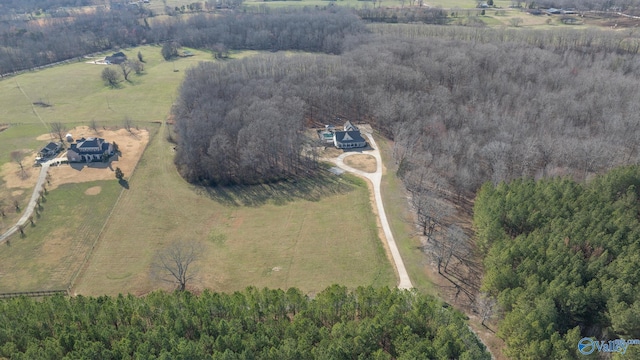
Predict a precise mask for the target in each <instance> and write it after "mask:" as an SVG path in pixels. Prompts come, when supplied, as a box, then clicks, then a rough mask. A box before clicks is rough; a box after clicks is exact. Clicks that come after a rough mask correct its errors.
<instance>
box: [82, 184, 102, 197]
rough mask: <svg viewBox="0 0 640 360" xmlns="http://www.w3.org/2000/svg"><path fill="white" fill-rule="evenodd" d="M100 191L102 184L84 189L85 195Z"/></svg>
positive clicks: (96, 193)
mask: <svg viewBox="0 0 640 360" xmlns="http://www.w3.org/2000/svg"><path fill="white" fill-rule="evenodd" d="M101 191H102V186H93V187H90V188H88V189H87V190H85V191H84V194H85V195H98V194H100V192H101Z"/></svg>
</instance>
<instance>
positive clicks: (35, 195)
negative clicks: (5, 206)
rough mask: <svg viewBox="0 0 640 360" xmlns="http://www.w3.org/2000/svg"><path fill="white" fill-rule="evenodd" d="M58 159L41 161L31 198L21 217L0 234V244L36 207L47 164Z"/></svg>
mask: <svg viewBox="0 0 640 360" xmlns="http://www.w3.org/2000/svg"><path fill="white" fill-rule="evenodd" d="M59 161H60V159H59V158H57V159H52V160H49V161H47V162H44V163H42V168H41V169H40V175H38V182H37V183H36V187H35V188H34V189H33V194H31V199H30V200H29V203H28V204H27V206H26V207H24V208H22V217H21V218H20V219H19V220H18V222H17V223H16V224H15V225H13V226H12V227H10V228H9V230H7V231H6V232H5V233H4V234H2V235H0V244H2V243H3V242H5V241H6V240H7V239H8V238H9V236H11V235H13V234H14V233H15V232H16V231H18V227H20V226H22V225H24V224H26V223H27V222H28V221H29V217H30V216H31V215H32V214H33V210H35V208H36V202H37V201H38V197H40V190H41V189H42V186H43V185H44V182H45V180H46V179H47V171H48V170H49V165H51V164H53V163H56V162H59Z"/></svg>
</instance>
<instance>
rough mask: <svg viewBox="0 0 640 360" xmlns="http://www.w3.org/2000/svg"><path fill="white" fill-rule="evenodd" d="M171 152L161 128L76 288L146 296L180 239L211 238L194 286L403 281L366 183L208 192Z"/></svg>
mask: <svg viewBox="0 0 640 360" xmlns="http://www.w3.org/2000/svg"><path fill="white" fill-rule="evenodd" d="M172 159H173V149H172V146H171V145H170V144H168V143H167V142H166V141H165V138H164V136H156V137H155V138H154V139H153V141H152V143H151V144H150V146H149V147H148V149H147V152H146V153H145V155H144V157H143V159H142V160H141V162H140V164H139V166H138V170H137V171H136V173H135V175H134V176H133V178H132V179H131V180H130V189H129V190H127V191H126V192H125V193H124V195H123V197H122V198H121V200H120V202H119V203H118V205H117V207H116V209H115V211H114V214H113V217H112V219H111V220H110V221H109V223H108V225H107V227H106V229H105V232H104V234H103V237H102V238H101V239H100V242H99V246H98V248H97V249H96V251H95V253H94V255H93V256H92V258H91V260H90V261H89V264H88V266H87V268H86V271H85V273H84V274H83V275H82V276H81V277H80V279H79V281H78V283H77V287H76V291H77V292H78V293H82V294H91V295H99V294H104V293H107V294H117V293H119V292H132V293H137V294H142V293H146V292H148V291H151V290H153V289H155V288H158V287H162V286H163V284H162V283H161V282H160V281H159V280H158V279H156V278H155V277H154V276H153V274H152V271H151V263H152V261H153V259H154V255H155V253H156V251H157V250H158V249H162V248H163V247H164V246H166V245H167V244H169V243H170V242H171V241H173V240H176V239H180V240H185V241H196V242H199V243H201V244H202V245H203V246H204V249H205V250H204V252H203V254H202V255H203V258H202V260H201V261H200V262H199V277H198V280H197V281H196V282H194V287H195V288H202V287H207V288H212V289H214V290H218V291H234V290H240V289H243V288H245V287H246V286H249V285H254V286H257V287H263V286H268V287H273V288H288V287H291V286H296V287H299V288H301V289H302V290H303V291H305V292H315V291H318V290H321V289H323V288H325V287H326V286H327V285H330V284H332V283H341V284H344V285H347V286H350V287H354V286H357V285H364V284H374V285H391V286H392V285H394V284H395V281H396V280H395V276H394V273H393V269H392V267H391V265H390V263H389V261H388V260H387V258H386V257H385V254H384V250H383V247H382V243H381V241H380V239H379V238H378V237H377V230H376V225H375V218H374V217H373V214H372V212H371V206H370V203H369V195H368V191H367V187H366V185H365V184H363V183H362V181H360V180H357V179H354V178H350V177H345V178H344V179H341V178H338V177H334V176H333V175H326V176H325V177H324V178H321V179H317V180H316V181H311V182H304V183H296V184H280V185H274V186H263V187H250V188H243V189H235V190H230V189H225V190H217V191H213V190H212V191H207V189H204V188H197V187H194V186H192V185H190V184H188V183H186V182H185V181H184V180H183V179H182V178H181V177H180V176H179V175H178V174H177V172H176V171H175V168H174V166H173V164H172ZM209 190H211V189H209Z"/></svg>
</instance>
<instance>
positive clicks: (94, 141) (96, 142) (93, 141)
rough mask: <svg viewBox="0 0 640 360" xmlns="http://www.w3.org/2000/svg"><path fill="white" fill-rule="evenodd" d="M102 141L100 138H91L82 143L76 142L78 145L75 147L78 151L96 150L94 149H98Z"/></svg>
mask: <svg viewBox="0 0 640 360" xmlns="http://www.w3.org/2000/svg"><path fill="white" fill-rule="evenodd" d="M103 141H104V140H102V139H100V138H93V137H91V138H88V139H86V140H83V141H78V143H77V144H76V147H77V148H78V149H87V148H96V147H100V145H101V144H102V142H103Z"/></svg>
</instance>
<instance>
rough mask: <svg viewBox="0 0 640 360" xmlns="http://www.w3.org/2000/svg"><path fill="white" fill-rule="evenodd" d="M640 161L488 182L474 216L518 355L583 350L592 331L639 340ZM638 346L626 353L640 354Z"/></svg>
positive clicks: (487, 282)
mask: <svg viewBox="0 0 640 360" xmlns="http://www.w3.org/2000/svg"><path fill="white" fill-rule="evenodd" d="M639 189H640V167H638V166H631V167H623V168H619V169H616V170H613V171H611V172H609V173H607V174H605V175H601V176H598V177H597V178H595V179H593V180H592V181H591V182H589V183H588V184H579V183H576V182H575V181H573V180H570V179H568V178H555V179H548V180H541V181H533V180H531V179H528V180H516V181H512V182H510V183H500V184H499V185H497V186H494V185H492V184H490V183H487V184H485V185H484V186H483V187H482V189H481V190H480V192H479V193H478V196H477V198H476V201H475V207H474V224H475V226H476V228H477V235H478V243H479V245H480V247H481V248H482V250H483V253H484V254H485V258H484V268H485V276H484V280H483V282H484V283H483V287H484V289H485V290H486V291H488V292H489V293H490V294H491V295H492V296H495V297H496V298H497V299H498V302H499V305H500V307H501V309H502V311H503V316H504V317H503V319H502V320H501V321H500V325H499V326H500V330H499V332H498V335H499V336H500V337H502V338H503V339H505V342H506V344H507V352H506V353H507V355H508V356H509V357H510V358H513V359H569V358H580V357H581V355H579V354H577V353H576V352H575V349H576V346H577V343H578V341H579V339H580V338H582V337H584V336H588V337H594V338H596V339H598V340H610V339H617V338H625V339H637V338H640V321H639V320H638V319H640V300H639V299H640V283H639V281H640V276H639V275H640V273H639V270H638V269H640V255H639V254H640V240H639V239H640V220H639V218H638V214H639V213H640V206H639V203H638V197H639V195H640V192H639ZM639 354H640V352H639V350H638V349H636V348H634V347H633V346H630V347H629V349H628V350H627V353H626V354H625V356H627V357H634V356H635V357H637V356H638V355H639Z"/></svg>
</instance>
